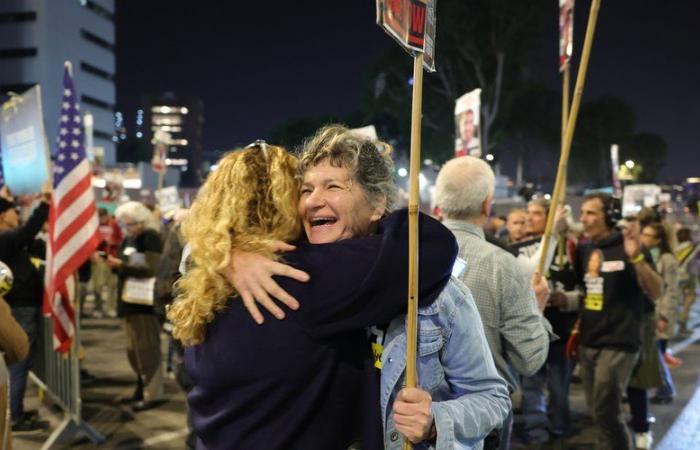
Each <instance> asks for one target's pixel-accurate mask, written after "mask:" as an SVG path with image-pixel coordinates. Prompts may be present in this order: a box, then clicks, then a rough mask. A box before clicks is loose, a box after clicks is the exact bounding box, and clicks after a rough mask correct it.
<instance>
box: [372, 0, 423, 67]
mask: <svg viewBox="0 0 700 450" xmlns="http://www.w3.org/2000/svg"><path fill="white" fill-rule="evenodd" d="M436 3H437V0H377V24H378V25H379V26H380V27H382V29H384V31H386V32H387V33H388V34H389V35H390V36H391V37H393V38H394V39H395V40H396V41H397V42H398V43H399V44H401V46H402V47H403V48H405V49H406V50H407V51H409V52H410V53H413V52H421V53H423V58H424V59H423V66H424V68H425V69H426V70H428V71H430V72H434V71H435V23H436V22H435V5H436Z"/></svg>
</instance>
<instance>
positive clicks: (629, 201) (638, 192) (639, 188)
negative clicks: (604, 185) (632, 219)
mask: <svg viewBox="0 0 700 450" xmlns="http://www.w3.org/2000/svg"><path fill="white" fill-rule="evenodd" d="M660 195H661V187H660V186H658V185H656V184H632V185H629V186H625V190H624V193H623V194H622V216H623V217H628V216H634V215H636V214H637V213H638V212H639V211H641V209H642V208H650V207H652V206H656V205H658V204H659V196H660Z"/></svg>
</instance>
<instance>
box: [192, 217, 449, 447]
mask: <svg viewBox="0 0 700 450" xmlns="http://www.w3.org/2000/svg"><path fill="white" fill-rule="evenodd" d="M407 222H408V219H407V213H406V211H405V210H401V211H397V212H395V213H393V214H391V215H389V216H388V217H387V218H385V219H384V220H383V221H382V223H381V225H380V228H379V230H378V233H377V234H376V235H373V236H368V237H364V238H359V239H352V240H347V241H341V242H337V243H333V244H323V245H311V244H308V243H300V244H299V245H298V246H297V250H296V251H294V252H293V253H291V254H289V255H287V256H285V259H286V261H287V262H288V263H290V264H291V265H293V266H295V267H297V268H299V269H301V270H304V271H306V272H307V273H309V275H310V276H311V281H310V282H309V283H299V282H296V281H294V280H291V279H287V278H280V279H278V280H277V281H278V282H279V283H280V285H281V286H282V287H283V288H284V289H285V290H287V292H289V293H290V294H291V295H293V296H294V297H295V298H297V299H298V300H299V302H300V303H301V307H300V309H299V310H298V311H296V312H295V311H289V310H287V311H286V312H287V318H286V319H285V320H281V321H279V320H276V319H274V318H273V317H272V316H270V315H269V314H268V315H266V320H265V324H264V325H262V326H258V325H256V324H255V323H254V322H253V320H252V319H251V318H250V316H249V314H248V312H247V311H246V309H245V307H244V306H243V304H242V302H241V301H240V300H238V299H232V300H231V301H230V302H229V306H228V307H227V308H226V309H225V310H224V311H223V312H222V313H220V314H218V315H217V317H216V318H215V319H214V321H213V322H212V323H211V324H210V325H209V326H208V328H207V333H206V337H205V342H204V343H203V344H201V345H199V346H195V347H190V348H188V349H186V351H185V364H186V368H187V370H188V372H189V374H190V375H191V376H192V380H193V382H194V388H193V389H192V390H191V391H190V394H189V395H188V402H189V406H190V410H191V413H192V418H193V426H194V431H195V433H196V435H197V437H198V444H197V445H198V448H206V449H237V450H245V449H255V450H258V449H269V450H274V449H285V450H289V449H305V450H314V449H319V450H335V449H338V450H342V449H347V448H348V446H350V445H351V444H353V443H361V444H362V448H363V449H365V450H370V449H380V448H382V431H381V413H380V406H379V385H378V379H377V377H376V371H375V370H374V369H373V368H372V355H371V352H370V348H369V344H368V339H367V334H366V332H365V330H364V327H366V326H369V325H372V324H376V323H386V322H389V320H391V319H392V318H394V317H395V316H396V315H398V314H399V313H401V312H403V311H405V307H406V299H407V290H408V288H407V281H408V262H407V261H408V231H407ZM456 255H457V244H456V241H455V239H454V236H453V235H452V233H450V231H449V230H447V229H446V228H445V227H443V226H442V225H441V224H440V223H439V222H437V221H436V220H434V219H431V218H429V217H427V216H421V218H420V261H419V267H420V278H419V281H420V283H419V301H420V304H421V305H425V304H430V303H432V302H433V301H434V300H435V299H436V298H437V296H438V294H439V293H440V291H442V288H443V287H444V286H445V284H446V283H447V281H448V279H449V277H450V273H451V270H452V265H453V263H454V259H455V257H456Z"/></svg>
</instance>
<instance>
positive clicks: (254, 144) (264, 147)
mask: <svg viewBox="0 0 700 450" xmlns="http://www.w3.org/2000/svg"><path fill="white" fill-rule="evenodd" d="M255 147H257V148H259V149H260V150H262V152H263V156H264V157H265V161H267V142H265V141H264V140H263V139H256V140H255V141H253V142H251V143H250V144H248V145H246V146H245V147H243V149H244V150H248V149H249V148H255Z"/></svg>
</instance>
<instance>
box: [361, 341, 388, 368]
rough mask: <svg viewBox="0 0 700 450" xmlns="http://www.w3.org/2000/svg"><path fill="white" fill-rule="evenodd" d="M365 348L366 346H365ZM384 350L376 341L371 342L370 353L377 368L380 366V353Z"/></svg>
mask: <svg viewBox="0 0 700 450" xmlns="http://www.w3.org/2000/svg"><path fill="white" fill-rule="evenodd" d="M365 348H367V347H365ZM383 352H384V346H383V345H382V344H378V343H376V342H372V355H373V356H374V367H376V368H377V369H381V368H382V353H383Z"/></svg>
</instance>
